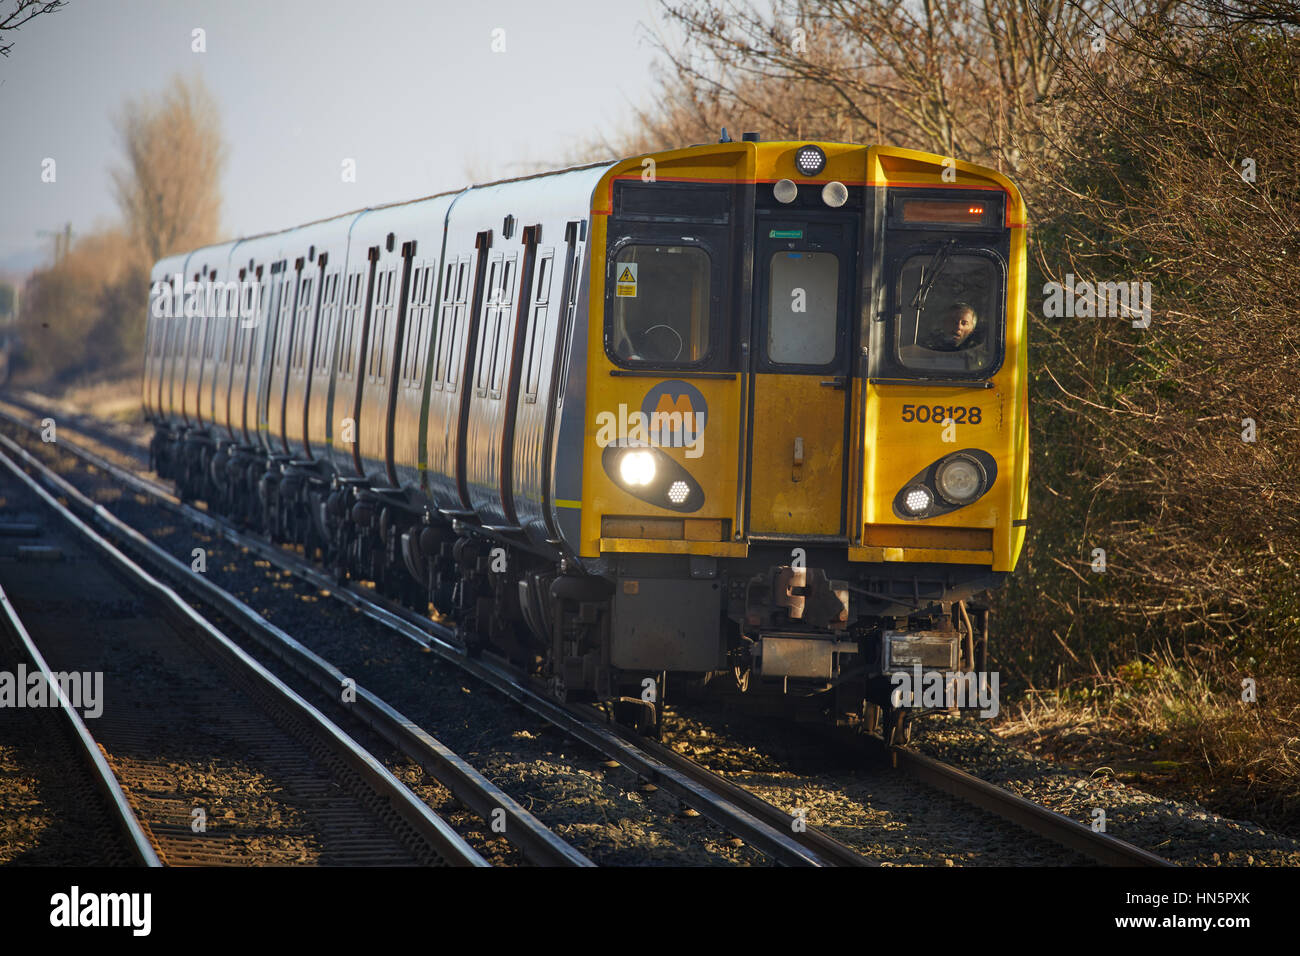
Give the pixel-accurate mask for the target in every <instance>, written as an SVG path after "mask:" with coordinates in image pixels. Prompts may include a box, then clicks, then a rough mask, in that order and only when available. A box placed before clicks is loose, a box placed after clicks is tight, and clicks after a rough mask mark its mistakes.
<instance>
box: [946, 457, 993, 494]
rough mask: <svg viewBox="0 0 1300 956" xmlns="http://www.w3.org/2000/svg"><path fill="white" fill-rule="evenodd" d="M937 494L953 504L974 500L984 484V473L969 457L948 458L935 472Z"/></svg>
mask: <svg viewBox="0 0 1300 956" xmlns="http://www.w3.org/2000/svg"><path fill="white" fill-rule="evenodd" d="M934 483H935V485H936V486H937V487H938V489H939V494H941V495H943V496H944V498H946V499H947V500H948V501H950V502H951V503H952V504H955V505H964V504H967V503H968V502H971V501H974V500H975V498H976V497H977V496H978V495H979V493H980V490H981V489H982V488H983V486H984V473H983V471H982V469H981V468H980V466H979V465H978V464H977V463H976V462H975V461H973V460H972V459H970V458H949V459H948V460H947V461H945V462H944V463H943V464H941V465H940V466H939V468H938V470H937V471H936V472H935V476H934Z"/></svg>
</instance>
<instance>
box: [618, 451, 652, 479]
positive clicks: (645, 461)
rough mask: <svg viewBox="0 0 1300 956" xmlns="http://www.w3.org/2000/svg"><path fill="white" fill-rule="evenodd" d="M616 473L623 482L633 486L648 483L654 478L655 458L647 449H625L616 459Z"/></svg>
mask: <svg viewBox="0 0 1300 956" xmlns="http://www.w3.org/2000/svg"><path fill="white" fill-rule="evenodd" d="M618 473H619V476H620V477H621V478H622V479H623V483H624V484H626V485H630V486H631V487H633V488H637V487H641V486H643V485H648V484H650V482H652V481H654V480H655V458H654V455H652V454H651V453H650V452H648V451H625V452H624V453H623V455H622V457H621V458H619V460H618Z"/></svg>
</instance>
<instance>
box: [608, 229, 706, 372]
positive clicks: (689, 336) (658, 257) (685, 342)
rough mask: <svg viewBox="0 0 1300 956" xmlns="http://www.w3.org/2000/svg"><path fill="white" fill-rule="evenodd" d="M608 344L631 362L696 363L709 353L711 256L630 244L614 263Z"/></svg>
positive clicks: (684, 248)
mask: <svg viewBox="0 0 1300 956" xmlns="http://www.w3.org/2000/svg"><path fill="white" fill-rule="evenodd" d="M606 281H607V283H608V293H607V295H608V298H609V301H610V303H611V306H610V309H609V327H608V330H607V333H606V334H607V336H608V338H607V347H608V348H609V349H610V350H611V352H612V353H613V355H614V356H615V357H617V358H619V359H621V360H623V361H626V362H646V363H654V364H667V363H674V364H683V365H685V364H691V363H694V362H699V361H702V360H703V359H704V357H705V356H706V355H707V354H708V351H709V324H710V323H709V318H710V312H711V311H712V310H711V300H710V293H711V289H710V287H709V254H708V253H707V252H705V251H704V250H703V249H700V248H699V247H697V246H654V245H628V246H624V247H623V248H621V249H620V250H619V251H618V252H617V253H616V254H615V255H614V257H613V258H612V259H611V261H610V264H609V276H608V279H607V280H606Z"/></svg>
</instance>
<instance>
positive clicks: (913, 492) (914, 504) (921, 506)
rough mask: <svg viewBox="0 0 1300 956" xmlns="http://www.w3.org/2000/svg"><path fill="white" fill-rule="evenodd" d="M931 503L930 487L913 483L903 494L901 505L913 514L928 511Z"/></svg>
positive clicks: (932, 501)
mask: <svg viewBox="0 0 1300 956" xmlns="http://www.w3.org/2000/svg"><path fill="white" fill-rule="evenodd" d="M932 504H934V495H932V494H930V489H929V488H926V487H925V486H924V485H913V486H912V487H911V488H908V489H907V494H906V495H904V496H903V507H904V508H906V509H907V510H908V511H909V512H911V513H912V514H914V515H919V514H921V512H923V511H929V510H930V505H932Z"/></svg>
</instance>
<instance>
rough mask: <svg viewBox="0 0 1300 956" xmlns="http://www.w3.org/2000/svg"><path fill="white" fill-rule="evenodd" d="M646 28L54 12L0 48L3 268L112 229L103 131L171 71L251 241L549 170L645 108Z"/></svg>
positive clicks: (116, 154) (471, 7) (634, 11)
mask: <svg viewBox="0 0 1300 956" xmlns="http://www.w3.org/2000/svg"><path fill="white" fill-rule="evenodd" d="M0 4H3V5H4V6H8V3H7V2H6V0H0ZM200 27H201V28H203V29H204V30H205V31H206V45H207V51H206V52H204V53H195V52H192V50H191V35H192V31H193V30H194V29H195V28H200ZM650 29H654V30H659V31H662V30H663V29H664V27H663V23H662V20H661V18H660V14H659V8H658V4H657V3H656V2H655V0H534V2H525V0H478V2H472V3H467V2H464V0H220V2H218V0H70V2H69V4H68V6H67V7H65V8H64V9H62V10H60V11H58V12H56V13H52V14H46V15H43V16H40V17H37V18H36V19H35V20H33V21H31V22H30V23H28V24H27V25H26V26H24V27H23V28H22V29H20V30H18V31H16V32H13V33H10V34H7V35H6V40H7V41H12V42H13V43H14V48H13V50H12V51H11V52H10V55H9V57H8V58H7V59H3V60H0V130H2V132H0V183H3V186H0V268H2V267H3V266H4V264H5V263H6V261H12V260H13V259H14V257H15V256H16V255H17V256H19V257H20V258H22V253H24V252H26V251H29V250H34V249H39V250H41V251H43V252H45V253H46V256H47V257H48V256H49V255H50V251H51V250H52V243H51V241H50V240H48V239H44V238H39V237H38V236H37V235H36V232H37V230H54V229H58V228H61V227H62V225H63V224H64V223H65V222H68V221H71V223H72V228H73V231H74V233H81V234H84V233H86V232H89V231H93V230H94V229H96V228H100V227H104V226H108V225H110V224H112V223H113V222H114V221H115V220H116V219H117V207H116V205H115V203H114V200H113V194H112V182H111V180H110V178H109V168H110V166H112V165H114V164H116V163H119V162H120V155H121V152H120V147H119V145H118V142H117V140H116V136H115V133H114V130H113V126H112V117H113V116H114V115H115V114H116V113H117V112H118V111H119V110H120V109H121V107H122V104H123V103H124V101H125V100H126V99H128V98H131V97H138V96H140V95H142V94H146V93H153V92H157V91H161V90H162V89H163V88H164V87H165V86H166V84H167V82H168V80H169V79H170V78H171V76H172V75H174V74H175V73H177V72H180V73H183V74H185V75H187V76H192V75H195V74H199V75H201V76H202V77H203V79H204V81H205V82H206V84H207V86H208V89H209V90H210V91H211V93H212V95H213V97H214V99H215V100H216V101H217V104H218V107H219V109H220V111H221V119H222V132H223V134H224V138H225V142H226V145H227V149H228V160H227V164H226V169H225V174H224V182H223V187H224V188H223V190H222V196H223V200H224V202H223V206H222V226H223V231H224V232H225V233H226V234H227V235H229V236H235V235H248V234H252V233H257V232H262V231H265V230H268V229H276V228H283V227H287V226H292V225H295V224H297V223H301V222H307V221H310V220H313V219H319V218H321V217H323V216H327V215H330V214H333V213H338V212H342V211H345V210H348V209H354V208H357V207H361V206H367V205H373V204H376V203H382V202H388V201H393V200H400V199H410V198H415V197H418V196H424V195H428V194H429V193H433V192H438V191H440V190H444V189H453V188H457V187H460V186H463V185H466V184H468V183H469V182H471V181H480V182H481V181H484V180H487V179H500V178H506V177H509V176H514V175H518V174H520V173H521V172H524V171H527V169H528V168H532V167H535V166H536V165H537V164H544V165H546V166H552V165H553V166H556V167H559V166H561V165H563V164H564V162H565V161H566V160H568V159H570V158H572V157H573V156H574V155H575V152H576V146H577V144H578V143H580V142H582V141H590V140H592V139H595V138H597V137H598V135H599V134H600V133H601V132H604V133H605V134H607V135H610V134H612V133H613V132H615V131H616V130H618V129H619V128H628V127H630V126H631V122H632V110H631V106H632V105H637V106H644V105H646V104H647V103H648V102H649V98H650V96H651V95H652V91H653V82H652V79H651V76H650V67H651V64H652V63H653V62H654V61H655V60H656V53H655V49H654V47H653V45H652V44H651V42H650V40H649V35H648V31H649V30H650ZM498 30H501V31H504V34H501V33H494V31H498ZM494 40H495V41H496V43H497V45H498V46H500V45H501V43H502V41H504V46H505V50H504V52H493V49H492V46H493V43H494ZM46 157H51V158H53V159H54V160H55V161H56V163H57V167H56V171H57V181H56V182H55V183H42V182H41V164H42V161H43V160H44V159H45V158H46ZM345 158H352V159H355V160H356V170H357V176H356V178H357V181H356V182H355V183H344V182H342V181H341V179H342V177H341V175H340V173H341V169H342V166H341V164H342V162H343V160H344V159H345Z"/></svg>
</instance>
